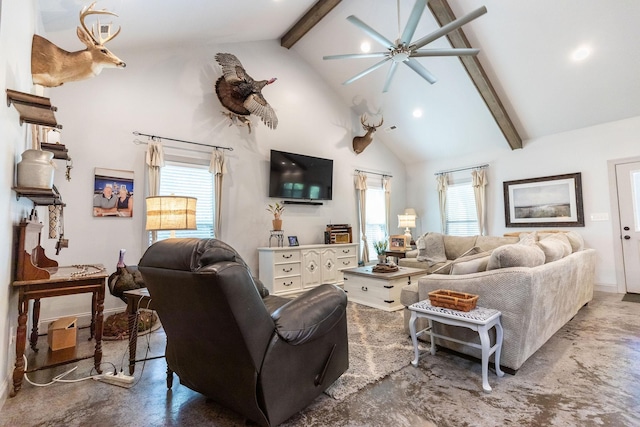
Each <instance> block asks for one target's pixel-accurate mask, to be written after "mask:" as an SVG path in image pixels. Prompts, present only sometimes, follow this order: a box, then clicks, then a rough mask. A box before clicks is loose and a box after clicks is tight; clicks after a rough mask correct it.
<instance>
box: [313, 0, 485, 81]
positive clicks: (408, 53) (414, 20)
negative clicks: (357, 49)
mask: <svg viewBox="0 0 640 427" xmlns="http://www.w3.org/2000/svg"><path fill="white" fill-rule="evenodd" d="M426 5H427V0H416V2H415V4H414V6H413V9H412V11H411V15H410V16H409V19H408V21H407V24H406V26H405V27H404V31H403V32H402V34H401V35H400V36H399V38H398V39H397V40H396V41H395V42H392V41H391V40H389V39H387V38H386V37H385V36H383V35H382V34H380V33H379V32H377V31H376V30H374V29H373V28H371V27H370V26H369V25H367V24H365V23H364V22H363V21H361V20H360V19H358V17H356V16H355V15H351V16H348V17H347V21H349V22H351V23H352V24H353V25H355V26H356V27H358V28H360V29H361V30H362V31H364V32H365V33H366V34H367V35H368V36H369V37H371V38H372V39H373V40H375V41H377V42H378V43H380V44H381V45H382V46H384V47H385V48H386V49H387V50H386V51H384V52H374V53H349V54H345V55H328V56H324V57H323V58H322V59H351V58H384V59H382V61H380V62H378V63H377V64H374V65H372V66H371V67H369V68H367V69H366V70H364V71H362V72H360V73H358V74H356V75H355V76H353V77H351V78H350V79H349V80H346V81H345V82H343V83H342V84H344V85H348V84H350V83H353V82H355V81H356V80H358V79H359V78H361V77H363V76H366V75H367V74H369V73H370V72H372V71H374V70H377V69H378V68H380V67H382V66H383V65H384V64H386V63H390V64H391V67H390V68H389V72H388V73H387V79H386V81H385V83H384V89H383V90H382V92H387V91H388V90H389V87H390V85H391V80H392V79H393V75H394V74H395V72H396V69H397V68H398V64H405V65H406V66H407V67H409V68H411V69H412V70H413V71H415V72H416V73H418V75H419V76H420V77H422V78H423V79H425V80H426V81H428V82H429V83H431V84H433V83H435V82H436V81H437V79H436V77H435V76H434V75H433V74H431V73H430V72H429V70H427V69H426V68H425V67H423V66H422V64H420V63H419V62H418V61H416V60H415V59H414V58H422V57H428V56H464V55H472V56H473V55H477V54H478V52H479V51H480V50H479V49H466V48H449V49H437V48H425V49H422V48H423V47H424V46H426V45H427V44H429V43H431V42H433V41H435V40H437V39H439V38H440V37H442V36H444V35H446V34H448V33H450V32H452V31H455V30H457V29H458V28H460V27H462V26H463V25H464V24H466V23H468V22H471V21H473V20H474V19H476V18H477V17H479V16H482V15H484V14H485V13H487V8H486V7H484V6H482V7H480V8H478V9H476V10H474V11H473V12H471V13H469V14H467V15H465V16H463V17H462V18H458V19H456V20H454V21H451V22H450V23H448V24H446V25H444V26H442V28H440V29H438V30H436V31H433V32H432V33H429V34H427V35H426V36H424V37H422V38H421V39H418V40H416V41H414V42H412V41H411V39H413V35H414V33H415V31H416V29H417V28H418V23H419V22H420V18H421V17H422V12H423V11H424V8H425V6H426ZM399 19H400V1H399V0H398V21H399ZM398 32H400V22H398Z"/></svg>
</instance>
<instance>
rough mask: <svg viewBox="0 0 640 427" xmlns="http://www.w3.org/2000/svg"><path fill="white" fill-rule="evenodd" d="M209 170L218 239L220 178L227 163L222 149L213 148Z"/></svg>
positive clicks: (220, 204) (218, 236) (220, 207)
mask: <svg viewBox="0 0 640 427" xmlns="http://www.w3.org/2000/svg"><path fill="white" fill-rule="evenodd" d="M209 172H211V173H212V174H213V175H214V182H213V183H214V187H215V198H216V201H215V206H214V209H215V225H214V227H215V229H214V236H215V238H216V239H220V230H221V228H222V226H221V219H222V214H221V212H222V178H223V176H224V174H226V173H227V165H226V163H225V159H224V152H223V151H222V150H218V149H215V150H213V152H212V153H211V164H210V165H209Z"/></svg>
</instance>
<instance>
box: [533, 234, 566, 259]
mask: <svg viewBox="0 0 640 427" xmlns="http://www.w3.org/2000/svg"><path fill="white" fill-rule="evenodd" d="M545 240H555V241H558V242H560V244H561V245H562V249H563V251H564V253H563V254H562V256H567V255H571V252H572V251H573V250H572V248H571V243H570V242H569V239H568V238H567V236H566V235H565V233H552V234H549V235H548V236H545V237H544V238H543V239H542V240H541V241H545Z"/></svg>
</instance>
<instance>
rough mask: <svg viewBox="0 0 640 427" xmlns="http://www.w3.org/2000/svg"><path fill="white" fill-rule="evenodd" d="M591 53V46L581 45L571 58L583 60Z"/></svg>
mask: <svg viewBox="0 0 640 427" xmlns="http://www.w3.org/2000/svg"><path fill="white" fill-rule="evenodd" d="M589 55H591V48H590V47H589V46H580V47H579V48H577V49H576V50H574V51H573V53H572V54H571V59H573V60H574V61H582V60H583V59H586V58H587V57H588V56H589Z"/></svg>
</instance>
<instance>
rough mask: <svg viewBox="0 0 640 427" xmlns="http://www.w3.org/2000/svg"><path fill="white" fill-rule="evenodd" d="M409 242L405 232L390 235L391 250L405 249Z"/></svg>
mask: <svg viewBox="0 0 640 427" xmlns="http://www.w3.org/2000/svg"><path fill="white" fill-rule="evenodd" d="M408 243H409V242H407V236H405V235H404V234H396V235H393V236H389V251H395V252H397V251H404V250H405V248H406V247H407V244H408Z"/></svg>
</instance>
